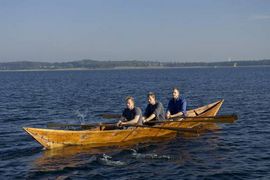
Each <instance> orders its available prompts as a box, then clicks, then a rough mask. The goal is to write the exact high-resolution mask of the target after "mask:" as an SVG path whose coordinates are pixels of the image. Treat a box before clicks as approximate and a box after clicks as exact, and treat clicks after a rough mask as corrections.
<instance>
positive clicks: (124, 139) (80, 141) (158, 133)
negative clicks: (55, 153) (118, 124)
mask: <svg viewBox="0 0 270 180" xmlns="http://www.w3.org/2000/svg"><path fill="white" fill-rule="evenodd" d="M222 103H223V100H221V101H217V102H215V103H212V104H209V105H206V106H203V107H200V108H197V109H193V110H189V111H188V112H187V115H188V116H191V117H193V116H215V115H216V114H217V113H218V111H219V109H220V107H221V105H222ZM156 127H177V128H192V129H198V130H200V131H205V130H216V129H218V126H217V125H216V124H215V123H201V122H186V123H182V122H175V121H172V122H167V123H164V124H159V125H156ZM23 129H24V130H25V131H26V132H27V133H29V134H30V135H31V136H32V137H33V138H34V139H35V140H37V141H38V142H39V143H40V144H41V145H43V146H44V147H45V148H46V149H53V148H59V147H64V146H70V145H77V146H82V145H87V146H92V147H100V146H112V145H123V144H129V143H139V142H145V141H148V140H149V141H151V140H152V139H157V138H166V139H167V138H173V137H175V136H176V135H177V133H179V132H176V131H172V130H166V129H157V128H155V129H154V128H148V127H133V128H128V129H122V130H119V129H116V130H100V129H96V130H77V131H74V130H54V129H41V128H30V127H24V128H23ZM188 134H190V133H186V132H184V133H181V135H183V136H185V135H188Z"/></svg>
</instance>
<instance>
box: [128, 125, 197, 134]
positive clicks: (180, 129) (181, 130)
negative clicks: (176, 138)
mask: <svg viewBox="0 0 270 180" xmlns="http://www.w3.org/2000/svg"><path fill="white" fill-rule="evenodd" d="M123 126H125V127H143V128H150V129H151V128H152V129H164V130H170V131H177V132H191V133H198V130H196V129H192V128H176V127H157V126H146V125H135V124H134V125H131V124H128V125H123Z"/></svg>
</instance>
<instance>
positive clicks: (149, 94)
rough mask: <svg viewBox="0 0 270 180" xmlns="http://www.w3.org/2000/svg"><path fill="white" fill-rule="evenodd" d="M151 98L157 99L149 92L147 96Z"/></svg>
mask: <svg viewBox="0 0 270 180" xmlns="http://www.w3.org/2000/svg"><path fill="white" fill-rule="evenodd" d="M150 96H151V97H152V98H154V99H156V95H155V93H153V92H149V93H148V94H147V97H150Z"/></svg>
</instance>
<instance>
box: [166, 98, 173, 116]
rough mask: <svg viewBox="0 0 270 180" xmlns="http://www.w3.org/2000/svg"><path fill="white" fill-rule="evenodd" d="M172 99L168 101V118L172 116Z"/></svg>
mask: <svg viewBox="0 0 270 180" xmlns="http://www.w3.org/2000/svg"><path fill="white" fill-rule="evenodd" d="M171 104H172V103H171V100H170V101H169V103H168V107H167V110H166V119H169V118H170V117H171V112H170V109H171Z"/></svg>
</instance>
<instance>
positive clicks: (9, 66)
mask: <svg viewBox="0 0 270 180" xmlns="http://www.w3.org/2000/svg"><path fill="white" fill-rule="evenodd" d="M244 66H270V59H263V60H239V61H223V62H156V61H139V60H131V61H97V60H91V59H84V60H79V61H70V62H55V63H49V62H33V61H18V62H3V63H0V70H1V71H10V70H25V71H27V70H44V71H45V70H91V69H129V68H181V67H187V68H188V67H244Z"/></svg>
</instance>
